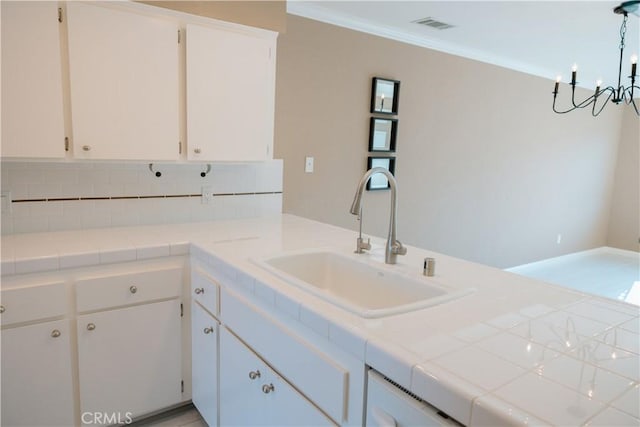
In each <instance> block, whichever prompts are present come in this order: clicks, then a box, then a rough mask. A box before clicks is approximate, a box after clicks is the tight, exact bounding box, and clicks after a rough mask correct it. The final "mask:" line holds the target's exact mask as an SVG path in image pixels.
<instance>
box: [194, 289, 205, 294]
mask: <svg viewBox="0 0 640 427" xmlns="http://www.w3.org/2000/svg"><path fill="white" fill-rule="evenodd" d="M194 292H195V293H196V294H197V295H200V294H204V288H196V290H195V291H194Z"/></svg>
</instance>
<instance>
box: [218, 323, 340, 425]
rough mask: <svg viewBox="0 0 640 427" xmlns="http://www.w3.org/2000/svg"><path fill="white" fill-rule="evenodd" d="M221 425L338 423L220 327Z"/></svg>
mask: <svg viewBox="0 0 640 427" xmlns="http://www.w3.org/2000/svg"><path fill="white" fill-rule="evenodd" d="M249 408H250V409H249ZM220 425H221V426H230V425H263V426H300V427H303V426H313V427H320V426H336V425H337V424H335V423H334V422H332V421H331V420H330V419H329V418H328V417H327V416H326V415H325V414H323V413H322V412H321V411H320V410H319V409H318V408H317V407H316V406H315V405H314V404H313V403H311V402H310V401H309V400H308V399H307V398H306V397H305V396H303V395H302V394H300V392H298V391H297V390H296V389H295V388H294V387H292V386H291V384H289V383H288V382H287V380H285V379H284V378H282V377H281V376H280V375H278V373H276V372H274V371H273V370H272V369H271V368H270V367H269V365H267V364H266V363H265V362H264V361H263V360H262V359H261V358H260V356H258V355H257V354H255V353H254V352H253V351H251V349H250V348H248V347H247V346H246V345H244V344H243V343H242V342H241V341H240V340H239V339H238V338H236V337H235V336H234V335H233V334H232V333H231V332H229V331H228V330H227V329H226V328H220Z"/></svg>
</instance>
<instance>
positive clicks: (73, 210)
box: [1, 160, 282, 235]
mask: <svg viewBox="0 0 640 427" xmlns="http://www.w3.org/2000/svg"><path fill="white" fill-rule="evenodd" d="M1 167H2V182H1V187H2V191H10V192H11V199H12V200H34V199H46V201H26V202H25V201H23V202H14V203H12V208H11V211H10V212H3V213H2V234H3V235H8V234H14V233H30V232H40V231H62V230H79V229H87V228H102V227H120V226H135V225H153V224H169V223H182V222H199V221H211V220H216V219H234V218H251V217H258V216H267V215H273V214H277V213H281V212H282V160H270V161H266V162H252V163H212V164H211V171H210V172H209V173H208V174H207V175H206V176H205V177H202V176H201V175H200V174H201V172H205V171H206V170H207V166H206V165H201V164H154V165H153V169H154V171H160V172H161V173H162V175H161V176H160V177H156V176H155V174H154V173H153V172H151V171H150V170H149V164H148V163H111V162H108V163H107V162H104V163H98V162H2V163H1ZM203 186H210V187H211V188H212V189H213V192H214V197H213V200H212V201H211V202H210V203H208V204H203V203H202V201H201V197H200V196H199V195H200V194H201V190H202V187H203ZM175 195H179V196H182V197H164V196H175ZM140 196H152V197H153V198H137V197H140ZM189 196H191V197H189ZM118 197H136V198H131V199H119V198H118ZM87 198H108V199H102V200H86V199H87ZM52 199H54V200H52ZM55 199H83V200H55Z"/></svg>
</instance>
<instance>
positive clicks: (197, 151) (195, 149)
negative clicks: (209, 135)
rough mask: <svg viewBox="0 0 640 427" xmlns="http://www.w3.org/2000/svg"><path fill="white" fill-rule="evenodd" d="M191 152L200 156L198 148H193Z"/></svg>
mask: <svg viewBox="0 0 640 427" xmlns="http://www.w3.org/2000/svg"><path fill="white" fill-rule="evenodd" d="M193 152H194V153H196V154H200V153H202V150H201V149H199V148H194V149H193Z"/></svg>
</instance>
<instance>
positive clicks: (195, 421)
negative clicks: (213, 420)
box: [129, 404, 208, 427]
mask: <svg viewBox="0 0 640 427" xmlns="http://www.w3.org/2000/svg"><path fill="white" fill-rule="evenodd" d="M129 425H130V426H131V427H208V426H207V423H206V422H205V421H204V420H203V419H202V417H201V416H200V414H199V413H198V411H197V410H196V408H195V407H194V406H193V405H192V404H189V405H186V406H181V407H179V408H175V409H172V410H170V411H167V412H163V413H160V414H157V415H154V416H152V417H149V418H147V419H144V420H140V421H137V422H134V423H132V424H129Z"/></svg>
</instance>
